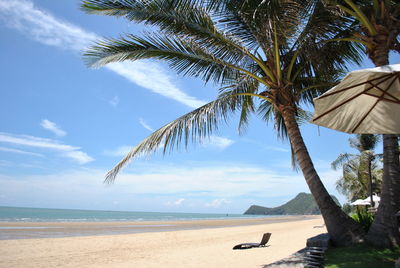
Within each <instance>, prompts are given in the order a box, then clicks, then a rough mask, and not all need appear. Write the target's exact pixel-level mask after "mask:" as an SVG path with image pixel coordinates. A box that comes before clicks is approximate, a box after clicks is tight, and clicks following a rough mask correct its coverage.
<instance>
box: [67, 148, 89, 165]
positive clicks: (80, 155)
mask: <svg viewBox="0 0 400 268" xmlns="http://www.w3.org/2000/svg"><path fill="white" fill-rule="evenodd" d="M64 155H65V156H66V157H68V158H71V159H73V160H75V161H76V162H78V163H79V164H86V163H89V162H92V161H93V160H94V159H93V158H92V157H90V156H89V155H88V154H87V153H84V152H81V151H69V152H65V153H64Z"/></svg>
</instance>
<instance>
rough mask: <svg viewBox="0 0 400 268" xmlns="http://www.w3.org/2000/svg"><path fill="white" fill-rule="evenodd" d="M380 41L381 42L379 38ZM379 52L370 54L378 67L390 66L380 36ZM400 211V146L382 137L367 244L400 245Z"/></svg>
mask: <svg viewBox="0 0 400 268" xmlns="http://www.w3.org/2000/svg"><path fill="white" fill-rule="evenodd" d="M378 37H379V38H378ZM378 37H376V38H375V40H374V41H375V42H376V49H375V50H374V51H368V52H369V53H368V56H369V57H370V59H371V60H372V61H373V63H374V64H375V66H377V67H379V66H383V65H387V64H389V48H388V47H387V38H384V37H382V35H378ZM399 210H400V163H399V143H398V138H397V136H396V135H388V134H384V135H383V179H382V190H381V201H380V203H379V207H378V211H377V213H376V215H375V219H374V221H373V223H372V225H371V228H370V229H369V231H368V235H367V237H366V239H367V241H368V242H369V243H371V244H372V245H375V246H379V247H393V246H395V247H396V246H399V245H400V233H399V226H398V222H397V219H396V216H395V214H396V213H397V212H398V211H399Z"/></svg>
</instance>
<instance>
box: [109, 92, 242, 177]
mask: <svg viewBox="0 0 400 268" xmlns="http://www.w3.org/2000/svg"><path fill="white" fill-rule="evenodd" d="M240 107H241V104H240V103H239V102H238V98H237V97H236V96H231V95H227V96H225V97H221V98H218V99H216V100H215V101H213V102H210V103H208V104H206V105H204V106H202V107H200V108H197V109H195V110H193V111H192V112H190V113H187V114H185V115H183V116H181V117H179V118H178V119H176V120H174V121H172V122H170V123H168V124H166V125H165V126H163V127H161V128H160V129H158V130H156V131H155V132H153V133H152V134H151V135H150V136H148V137H147V138H146V139H144V140H143V141H142V142H140V143H139V144H138V145H136V146H135V147H134V148H133V149H132V150H131V151H130V152H129V153H128V154H127V155H126V156H125V157H124V158H123V159H122V160H121V161H120V162H119V163H118V164H117V165H116V166H115V167H114V168H113V169H112V170H110V171H109V172H108V173H107V175H106V179H105V181H106V182H107V183H112V182H113V181H114V180H115V177H116V176H117V174H118V173H119V172H120V171H121V169H122V168H123V167H124V166H126V165H127V164H128V163H129V161H131V160H133V159H135V158H138V157H140V156H143V155H148V154H152V153H154V152H155V151H157V150H158V149H159V148H160V147H161V146H162V147H163V148H164V153H166V152H167V151H172V150H174V149H178V148H179V145H180V144H182V143H183V144H185V147H187V146H188V145H189V143H190V142H192V143H201V142H202V141H203V140H204V138H206V137H209V136H210V135H211V134H212V133H214V132H215V131H217V130H218V126H219V125H220V123H221V122H226V121H227V120H228V117H229V115H230V114H232V112H234V111H235V110H237V109H239V108H240Z"/></svg>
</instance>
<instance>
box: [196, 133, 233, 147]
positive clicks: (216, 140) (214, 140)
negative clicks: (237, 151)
mask: <svg viewBox="0 0 400 268" xmlns="http://www.w3.org/2000/svg"><path fill="white" fill-rule="evenodd" d="M234 143H235V141H234V140H231V139H228V138H225V137H218V136H210V138H209V139H208V140H205V141H204V143H203V147H211V148H217V149H220V150H224V149H226V148H227V147H229V146H231V145H232V144H234Z"/></svg>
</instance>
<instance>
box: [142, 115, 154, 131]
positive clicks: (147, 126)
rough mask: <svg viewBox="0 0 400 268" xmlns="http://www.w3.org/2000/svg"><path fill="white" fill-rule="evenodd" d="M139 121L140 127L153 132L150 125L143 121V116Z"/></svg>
mask: <svg viewBox="0 0 400 268" xmlns="http://www.w3.org/2000/svg"><path fill="white" fill-rule="evenodd" d="M139 123H140V124H141V125H142V127H144V128H145V129H147V130H148V131H151V132H154V129H153V128H152V127H151V126H149V124H147V122H146V121H144V119H143V118H139Z"/></svg>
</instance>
